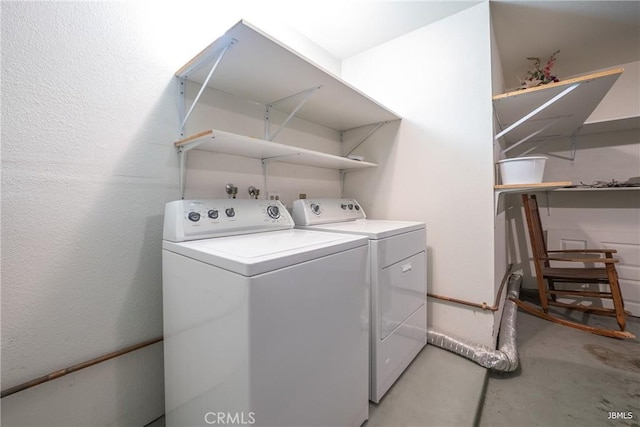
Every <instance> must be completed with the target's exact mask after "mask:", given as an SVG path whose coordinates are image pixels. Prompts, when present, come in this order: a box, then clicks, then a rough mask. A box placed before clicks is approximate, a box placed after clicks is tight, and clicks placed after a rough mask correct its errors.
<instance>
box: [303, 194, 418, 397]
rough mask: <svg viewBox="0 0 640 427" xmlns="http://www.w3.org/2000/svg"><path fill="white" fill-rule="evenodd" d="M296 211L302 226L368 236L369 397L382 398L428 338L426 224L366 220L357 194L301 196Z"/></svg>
mask: <svg viewBox="0 0 640 427" xmlns="http://www.w3.org/2000/svg"><path fill="white" fill-rule="evenodd" d="M292 216H293V219H294V221H295V223H296V226H297V227H298V228H299V229H305V230H318V231H325V232H327V231H328V232H334V233H348V234H353V235H359V236H365V237H367V238H368V239H369V248H370V257H371V270H370V276H371V277H370V279H371V331H370V332H371V340H370V354H371V357H370V384H369V385H370V389H369V399H370V400H371V401H373V402H376V403H378V402H379V401H380V399H382V397H383V396H384V395H385V393H386V392H387V391H388V390H389V388H390V387H391V386H392V385H393V384H394V383H395V381H396V380H397V379H398V377H399V376H400V375H401V374H402V372H404V370H405V369H406V368H407V366H409V364H410V363H411V361H412V360H413V359H414V358H415V356H416V355H417V354H418V353H419V352H420V350H421V349H422V348H423V347H424V346H425V345H426V343H427V304H426V294H427V262H426V243H427V236H426V226H425V224H424V223H421V222H408V221H386V220H375V219H367V218H366V214H365V212H364V210H363V209H362V207H361V206H360V205H359V204H358V202H357V201H356V200H353V199H301V200H296V201H295V202H294V203H293V209H292Z"/></svg>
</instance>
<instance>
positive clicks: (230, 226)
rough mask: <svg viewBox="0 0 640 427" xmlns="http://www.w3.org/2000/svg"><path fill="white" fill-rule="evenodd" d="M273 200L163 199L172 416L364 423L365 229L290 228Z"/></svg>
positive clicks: (171, 421) (178, 422)
mask: <svg viewBox="0 0 640 427" xmlns="http://www.w3.org/2000/svg"><path fill="white" fill-rule="evenodd" d="M293 227H294V223H293V220H292V218H291V216H290V214H289V213H288V212H287V210H286V209H285V207H284V206H283V205H282V204H281V203H280V202H278V201H276V202H273V201H271V202H269V201H266V200H248V199H247V200H237V199H224V200H179V201H175V202H170V203H168V204H167V205H166V209H165V220H164V238H163V244H162V263H163V307H164V366H165V399H166V403H165V406H166V424H167V425H168V426H195V425H197V426H203V425H213V424H225V425H228V424H233V425H236V424H252V425H257V426H347V425H349V426H360V425H361V424H362V423H363V422H364V421H365V420H366V419H367V418H368V410H369V407H368V405H369V402H368V371H367V363H366V362H367V359H368V348H369V332H368V330H369V325H368V322H369V287H368V283H367V280H366V271H367V269H368V263H369V258H368V246H367V239H366V238H364V237H361V236H360V237H358V236H354V235H340V234H332V233H322V232H317V231H306V230H297V229H294V228H293Z"/></svg>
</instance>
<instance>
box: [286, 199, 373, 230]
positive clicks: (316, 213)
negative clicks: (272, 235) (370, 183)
mask: <svg viewBox="0 0 640 427" xmlns="http://www.w3.org/2000/svg"><path fill="white" fill-rule="evenodd" d="M292 216H293V220H294V222H295V223H296V225H317V224H327V223H330V222H344V221H355V220H357V219H364V218H366V217H367V215H366V214H365V213H364V210H363V209H362V207H361V206H360V204H358V202H357V201H356V200H355V199H300V200H296V201H294V202H293V209H292Z"/></svg>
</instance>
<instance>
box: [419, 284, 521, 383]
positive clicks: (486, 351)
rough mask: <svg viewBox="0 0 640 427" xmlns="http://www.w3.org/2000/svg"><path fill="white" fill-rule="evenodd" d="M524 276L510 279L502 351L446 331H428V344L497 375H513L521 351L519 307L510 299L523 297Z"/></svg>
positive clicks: (502, 323) (499, 344)
mask: <svg viewBox="0 0 640 427" xmlns="http://www.w3.org/2000/svg"><path fill="white" fill-rule="evenodd" d="M521 284H522V276H521V275H518V274H512V275H511V276H510V277H509V285H508V288H507V297H506V300H505V303H504V308H503V312H502V321H501V322H500V337H499V340H498V349H497V350H495V349H492V348H491V347H488V346H486V345H483V344H477V343H473V342H471V341H467V340H462V339H459V338H455V337H452V336H448V335H446V334H444V333H442V332H438V331H434V330H433V329H431V328H429V329H428V330H427V341H428V342H429V344H431V345H435V346H436V347H440V348H442V349H445V350H448V351H450V352H452V353H456V354H458V355H460V356H463V357H466V358H467V359H469V360H472V361H474V362H476V363H477V364H479V365H480V366H483V367H485V368H488V369H493V370H494V371H497V372H512V371H515V370H516V368H517V367H518V349H517V348H516V315H517V313H518V306H517V305H516V303H515V302H513V301H511V300H510V297H513V298H515V299H517V298H518V297H519V294H520V285H521Z"/></svg>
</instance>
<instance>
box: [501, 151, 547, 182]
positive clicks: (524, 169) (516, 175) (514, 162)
mask: <svg viewBox="0 0 640 427" xmlns="http://www.w3.org/2000/svg"><path fill="white" fill-rule="evenodd" d="M546 162H547V157H544V156H532V157H516V158H515V159H505V160H500V161H498V165H499V166H500V177H501V178H502V184H504V185H511V184H539V183H541V182H542V177H543V176H544V166H545V163H546Z"/></svg>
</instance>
